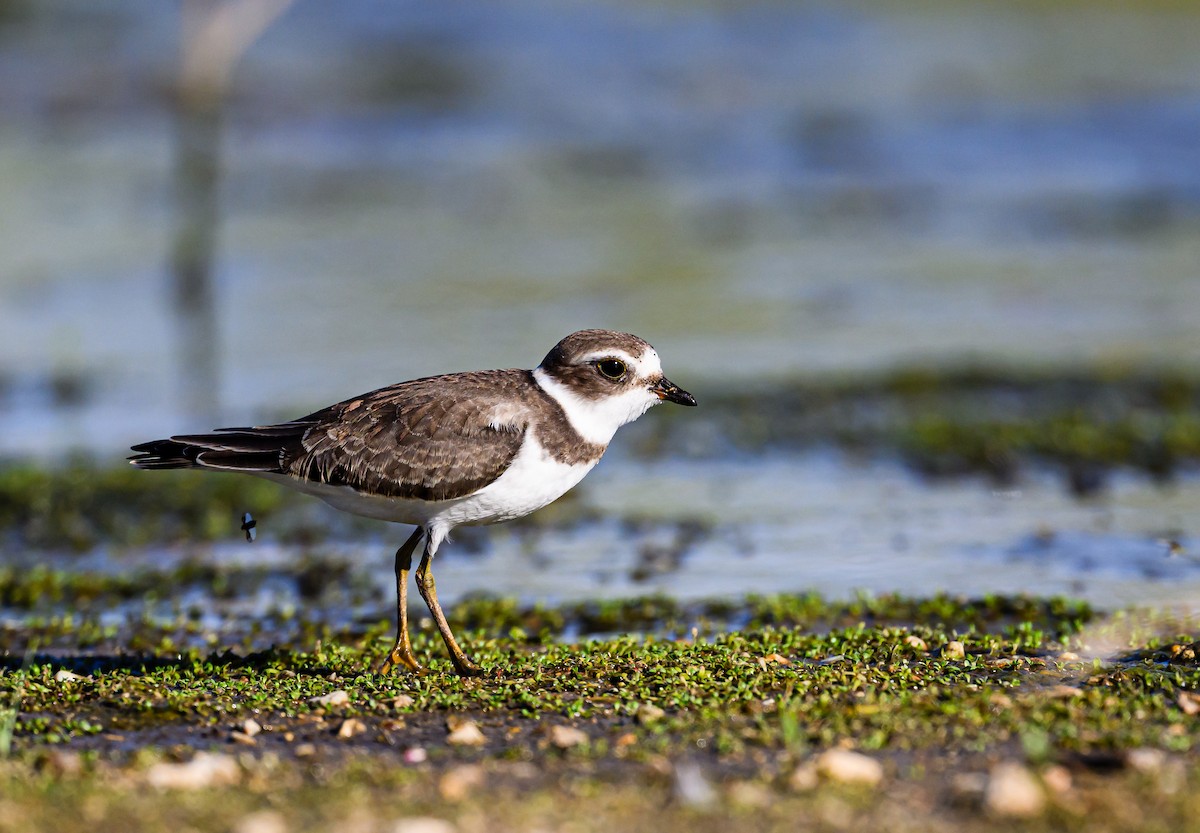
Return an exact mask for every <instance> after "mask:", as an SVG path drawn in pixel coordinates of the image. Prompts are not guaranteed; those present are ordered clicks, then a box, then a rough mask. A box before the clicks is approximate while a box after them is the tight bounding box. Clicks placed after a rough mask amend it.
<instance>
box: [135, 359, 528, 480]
mask: <svg viewBox="0 0 1200 833" xmlns="http://www.w3.org/2000/svg"><path fill="white" fill-rule="evenodd" d="M535 386H536V383H535V382H534V381H533V378H532V375H531V374H530V372H529V371H524V370H495V371H483V372H479V373H456V374H453V375H451V376H434V377H429V378H425V379H415V380H413V381H411V382H401V383H400V384H397V385H392V386H390V387H386V388H380V389H379V390H376V391H372V392H371V393H367V394H363V395H362V396H358V397H355V398H353V399H348V400H345V401H343V402H339V403H337V404H336V405H331V406H329V407H328V408H324V409H322V410H320V411H316V412H314V413H312V414H309V415H308V416H306V417H302V418H301V419H297V420H292V421H291V422H285V423H280V424H278V425H265V426H256V427H248V428H224V429H220V430H218V431H214V432H212V433H210V434H187V435H182V436H177V437H172V438H170V439H168V440H155V441H153V442H149V443H142V444H141V445H137V446H134V447H133V450H134V451H136V452H138V454H136V455H135V456H134V457H131V458H130V461H131V462H132V463H133V464H134V465H135V466H138V467H139V468H196V467H199V468H214V469H222V470H227V471H245V472H249V473H255V472H258V473H275V474H285V475H289V476H291V477H294V478H296V479H298V480H308V481H313V482H317V483H325V484H329V485H333V486H348V487H350V488H352V489H355V490H358V491H362V492H369V493H372V494H377V495H381V496H386V497H397V498H418V499H422V500H450V499H453V498H458V497H465V496H466V495H469V494H472V493H473V492H476V491H478V490H479V489H481V488H483V487H484V486H486V485H487V484H488V483H491V482H492V481H493V480H495V479H496V478H498V477H499V476H500V475H501V474H503V473H504V470H505V469H507V468H508V466H509V464H510V463H511V462H512V460H513V458H514V457H515V456H516V454H517V452H518V450H519V449H520V447H521V443H522V442H523V441H524V437H525V432H526V429H527V428H528V426H529V421H530V419H531V417H532V411H531V409H530V408H527V407H521V406H519V405H518V406H514V404H513V403H514V402H517V403H520V402H523V401H528V400H529V397H530V393H531V388H532V387H535Z"/></svg>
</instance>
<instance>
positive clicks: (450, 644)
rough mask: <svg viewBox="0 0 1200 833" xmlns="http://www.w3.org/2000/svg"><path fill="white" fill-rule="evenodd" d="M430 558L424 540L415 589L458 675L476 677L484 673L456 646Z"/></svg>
mask: <svg viewBox="0 0 1200 833" xmlns="http://www.w3.org/2000/svg"><path fill="white" fill-rule="evenodd" d="M432 558H433V553H432V552H430V548H429V542H428V541H426V544H425V553H424V554H423V555H422V556H421V565H420V566H419V567H417V576H416V578H417V591H418V592H420V594H421V598H422V599H424V600H425V604H426V605H428V606H429V612H430V613H432V614H433V621H434V622H435V623H436V624H437V629H438V631H439V632H440V633H441V634H442V639H443V640H444V641H445V643H446V650H448V651H449V652H450V661H451V662H453V663H454V670H455V671H456V672H457V673H458V676H460V677H478V676H480V675H482V674H483V673H484V671H483V669H482V668H480V667H479V666H478V665H476V664H475V663H473V662H471V660H470V659H469V658H468V657H467V655H466V654H465V653H463V649H462V648H460V647H458V643H457V642H456V641H455V640H454V634H453V633H452V632H451V631H450V624H449V623H448V622H447V621H446V614H444V613H442V606H441V605H440V604H438V598H437V584H436V583H435V582H434V580H433V572H432V571H431V570H430V568H429V567H430V561H431V560H432Z"/></svg>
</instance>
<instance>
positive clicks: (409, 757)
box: [403, 746, 429, 764]
mask: <svg viewBox="0 0 1200 833" xmlns="http://www.w3.org/2000/svg"><path fill="white" fill-rule="evenodd" d="M403 758H404V763H406V764H423V763H425V762H426V761H427V760H429V753H428V752H426V751H425V747H424V746H410V747H409V748H408V749H405V750H404V755H403Z"/></svg>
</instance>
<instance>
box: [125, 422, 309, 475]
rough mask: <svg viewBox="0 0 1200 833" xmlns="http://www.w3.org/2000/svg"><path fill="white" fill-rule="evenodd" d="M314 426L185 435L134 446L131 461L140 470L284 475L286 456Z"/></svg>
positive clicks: (304, 424) (298, 424) (285, 425)
mask: <svg viewBox="0 0 1200 833" xmlns="http://www.w3.org/2000/svg"><path fill="white" fill-rule="evenodd" d="M310 425H311V423H307V422H285V423H283V424H281V425H264V426H260V427H255V428H221V429H218V430H216V431H214V432H212V433H211V434H185V435H181V436H177V437H171V438H170V439H167V440H152V441H150V442H148V443H141V444H139V445H135V446H133V448H132V450H133V451H136V452H137V453H136V454H134V455H133V456H132V457H130V458H129V462H130V464H131V465H133V466H136V467H137V468H139V469H197V468H205V469H220V470H224V471H245V472H282V471H283V468H282V465H283V458H284V455H285V454H286V453H287V452H289V451H291V450H294V449H296V448H298V447H299V446H300V444H301V440H302V439H303V437H304V432H305V431H306V430H308V428H309V427H310Z"/></svg>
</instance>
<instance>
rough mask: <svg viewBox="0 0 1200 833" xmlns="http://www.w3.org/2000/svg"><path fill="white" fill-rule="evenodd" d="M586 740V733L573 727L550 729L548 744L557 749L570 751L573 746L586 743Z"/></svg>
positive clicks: (554, 727)
mask: <svg viewBox="0 0 1200 833" xmlns="http://www.w3.org/2000/svg"><path fill="white" fill-rule="evenodd" d="M588 740H589V738H588V735H587V732H585V731H583V730H582V729H576V728H575V727H574V726H552V727H550V742H551V743H552V744H554V745H555V746H557V747H558V748H559V749H570V748H571V747H573V746H579V745H581V744H584V743H587V742H588Z"/></svg>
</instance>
